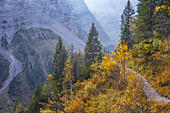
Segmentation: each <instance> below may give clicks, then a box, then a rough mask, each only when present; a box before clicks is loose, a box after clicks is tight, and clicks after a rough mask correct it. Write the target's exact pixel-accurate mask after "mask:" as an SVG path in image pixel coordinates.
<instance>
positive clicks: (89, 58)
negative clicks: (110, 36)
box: [84, 23, 102, 65]
mask: <svg viewBox="0 0 170 113" xmlns="http://www.w3.org/2000/svg"><path fill="white" fill-rule="evenodd" d="M98 35H99V33H98V31H97V30H96V27H95V25H94V23H92V27H91V29H90V32H89V33H88V40H87V42H86V46H85V49H84V51H85V62H86V65H90V64H91V63H92V62H93V61H94V58H95V57H96V56H97V55H98V54H99V53H100V52H101V50H102V45H101V43H100V41H99V40H98Z"/></svg>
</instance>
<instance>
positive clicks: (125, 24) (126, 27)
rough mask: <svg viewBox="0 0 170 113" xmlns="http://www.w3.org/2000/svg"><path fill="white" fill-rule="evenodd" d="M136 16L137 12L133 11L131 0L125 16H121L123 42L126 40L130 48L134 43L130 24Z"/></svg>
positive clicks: (128, 2)
mask: <svg viewBox="0 0 170 113" xmlns="http://www.w3.org/2000/svg"><path fill="white" fill-rule="evenodd" d="M134 14H135V10H134V9H133V6H132V4H131V2H130V0H128V1H127V4H126V6H125V9H124V11H123V14H122V15H121V36H120V37H121V40H124V41H125V44H127V45H128V47H131V46H132V42H133V40H132V34H133V31H131V30H130V29H131V28H130V27H131V26H130V23H131V20H132V17H133V15H134Z"/></svg>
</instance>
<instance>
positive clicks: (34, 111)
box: [28, 80, 42, 113]
mask: <svg viewBox="0 0 170 113" xmlns="http://www.w3.org/2000/svg"><path fill="white" fill-rule="evenodd" d="M41 100H42V86H41V83H40V81H39V80H38V82H37V84H36V88H35V90H34V95H33V97H32V99H31V100H30V102H29V104H28V112H29V113H39V112H40V107H41V105H40V104H39V102H41Z"/></svg>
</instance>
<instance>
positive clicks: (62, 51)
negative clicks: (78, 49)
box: [52, 37, 68, 90]
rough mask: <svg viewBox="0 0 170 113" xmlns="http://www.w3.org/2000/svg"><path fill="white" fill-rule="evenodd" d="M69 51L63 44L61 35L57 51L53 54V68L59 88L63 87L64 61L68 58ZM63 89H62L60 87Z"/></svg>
mask: <svg viewBox="0 0 170 113" xmlns="http://www.w3.org/2000/svg"><path fill="white" fill-rule="evenodd" d="M67 57H68V52H67V50H66V48H65V45H64V44H63V41H62V39H61V37H59V41H58V42H57V45H56V48H55V53H54V56H53V65H52V70H53V71H54V79H55V81H56V82H57V85H58V86H59V87H58V88H59V89H60V88H62V79H63V78H62V72H63V70H64V63H65V61H66V60H67ZM60 90H61V89H60Z"/></svg>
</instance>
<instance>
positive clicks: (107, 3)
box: [84, 0, 138, 44]
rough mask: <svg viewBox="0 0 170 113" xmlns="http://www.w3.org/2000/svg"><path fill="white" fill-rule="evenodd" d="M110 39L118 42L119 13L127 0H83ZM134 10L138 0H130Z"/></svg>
mask: <svg viewBox="0 0 170 113" xmlns="http://www.w3.org/2000/svg"><path fill="white" fill-rule="evenodd" d="M84 1H85V3H86V4H87V6H88V8H89V10H90V11H91V12H92V14H93V15H94V16H95V18H96V19H97V20H98V22H99V23H100V25H101V26H102V28H103V29H104V30H105V32H106V33H107V35H108V36H109V37H110V39H111V40H112V41H113V42H114V43H115V44H118V40H119V39H120V38H119V35H120V24H121V23H120V21H121V14H122V12H123V10H124V8H125V5H126V4H127V0H84ZM130 1H131V3H132V6H133V7H134V9H135V11H136V9H137V7H136V5H137V3H138V0H130Z"/></svg>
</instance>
